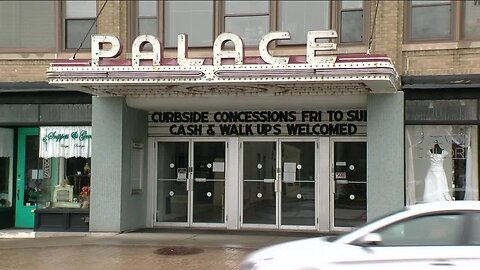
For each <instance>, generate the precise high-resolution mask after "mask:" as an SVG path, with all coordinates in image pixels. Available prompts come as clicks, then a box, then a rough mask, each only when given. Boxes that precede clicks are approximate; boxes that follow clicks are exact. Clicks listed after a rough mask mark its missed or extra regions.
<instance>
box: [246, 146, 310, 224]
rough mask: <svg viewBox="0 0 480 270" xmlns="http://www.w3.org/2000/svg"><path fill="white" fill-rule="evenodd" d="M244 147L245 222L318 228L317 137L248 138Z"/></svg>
mask: <svg viewBox="0 0 480 270" xmlns="http://www.w3.org/2000/svg"><path fill="white" fill-rule="evenodd" d="M242 149H243V151H242V155H243V156H242V226H243V227H262V228H290V229H314V228H315V220H316V214H315V213H316V211H315V164H316V161H315V160H316V158H315V141H287V140H273V141H244V142H243V143H242Z"/></svg>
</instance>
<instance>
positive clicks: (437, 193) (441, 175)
mask: <svg viewBox="0 0 480 270" xmlns="http://www.w3.org/2000/svg"><path fill="white" fill-rule="evenodd" d="M447 155H448V152H447V151H445V150H442V153H441V154H432V153H430V168H428V172H427V175H426V176H425V189H424V191H423V202H437V201H451V200H452V196H451V195H450V192H449V190H448V182H447V176H446V175H445V169H444V168H443V159H444V158H445V157H446V156H447Z"/></svg>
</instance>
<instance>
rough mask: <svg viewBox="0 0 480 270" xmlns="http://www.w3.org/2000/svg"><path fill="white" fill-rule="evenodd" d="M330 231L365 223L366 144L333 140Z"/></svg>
mask: <svg viewBox="0 0 480 270" xmlns="http://www.w3.org/2000/svg"><path fill="white" fill-rule="evenodd" d="M332 148H333V151H332V153H333V157H332V158H331V160H332V161H333V163H332V166H331V167H332V171H331V181H332V185H331V186H332V188H333V192H332V196H331V197H332V201H333V203H332V205H333V211H331V212H332V214H333V218H332V224H331V226H332V229H333V230H349V229H351V228H352V227H356V226H358V225H361V224H363V223H365V222H366V221H367V142H366V140H365V139H363V138H361V139H351V138H349V139H344V140H342V139H333V140H332Z"/></svg>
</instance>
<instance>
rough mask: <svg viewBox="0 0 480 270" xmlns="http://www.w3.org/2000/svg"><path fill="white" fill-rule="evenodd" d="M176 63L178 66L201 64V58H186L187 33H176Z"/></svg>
mask: <svg viewBox="0 0 480 270" xmlns="http://www.w3.org/2000/svg"><path fill="white" fill-rule="evenodd" d="M177 63H178V65H179V66H201V65H203V59H188V35H187V34H179V35H178V50H177Z"/></svg>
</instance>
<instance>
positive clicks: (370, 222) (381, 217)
mask: <svg viewBox="0 0 480 270" xmlns="http://www.w3.org/2000/svg"><path fill="white" fill-rule="evenodd" d="M406 210H407V208H405V209H403V210H400V211H397V212H393V213H389V214H386V215H383V216H379V217H377V218H375V219H372V220H371V221H369V222H366V223H364V224H363V225H360V226H358V227H355V229H353V230H352V231H350V232H348V233H346V234H343V235H338V236H335V239H333V240H330V239H327V241H329V242H335V241H337V240H340V239H342V238H343V237H344V236H347V235H349V234H351V233H354V232H356V231H358V230H360V229H362V228H363V227H365V226H367V225H370V224H372V223H374V222H377V221H379V220H381V219H384V218H386V217H389V216H392V215H396V214H398V213H401V212H404V211H406Z"/></svg>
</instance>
